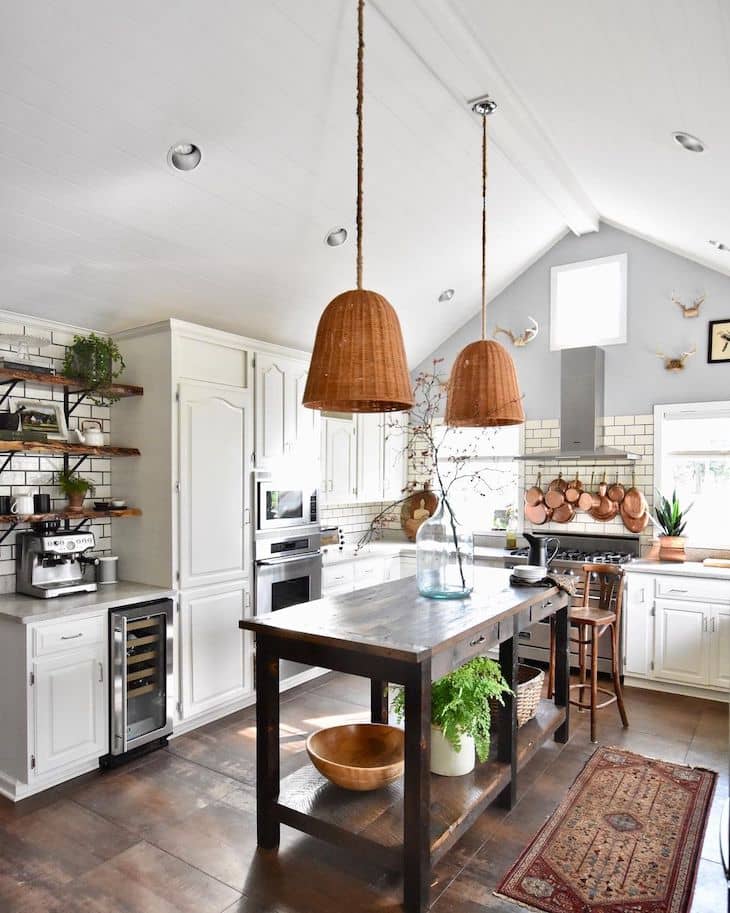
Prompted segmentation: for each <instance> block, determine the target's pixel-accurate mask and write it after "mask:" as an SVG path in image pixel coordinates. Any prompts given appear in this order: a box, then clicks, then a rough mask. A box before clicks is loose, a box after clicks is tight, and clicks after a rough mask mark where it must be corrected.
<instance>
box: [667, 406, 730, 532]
mask: <svg viewBox="0 0 730 913" xmlns="http://www.w3.org/2000/svg"><path fill="white" fill-rule="evenodd" d="M654 487H655V488H656V489H657V490H658V491H659V492H661V494H663V495H664V496H665V497H667V498H671V496H672V492H673V491H675V490H676V492H677V498H678V500H679V503H680V505H681V506H682V508H684V509H686V508H687V507H689V505H690V504H691V505H692V509H691V510H690V512H689V514H688V516H687V528H686V529H685V532H684V534H685V535H686V536H687V538H688V544H689V545H690V546H691V547H692V548H715V549H730V532H729V531H728V523H727V508H728V505H730V401H727V402H716V403H684V404H677V405H666V406H655V407H654Z"/></svg>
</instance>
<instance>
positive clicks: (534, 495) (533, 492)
mask: <svg viewBox="0 0 730 913" xmlns="http://www.w3.org/2000/svg"><path fill="white" fill-rule="evenodd" d="M541 480H542V473H540V472H538V474H537V481H536V482H535V484H534V485H533V486H532V488H528V489H527V491H526V492H525V504H527V505H528V506H533V505H535V504H542V502H543V501H544V500H545V495H544V494H543V491H542V488H541V487H540V482H541Z"/></svg>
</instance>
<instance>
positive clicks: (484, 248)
mask: <svg viewBox="0 0 730 913" xmlns="http://www.w3.org/2000/svg"><path fill="white" fill-rule="evenodd" d="M486 338H487V116H486V114H482V339H486Z"/></svg>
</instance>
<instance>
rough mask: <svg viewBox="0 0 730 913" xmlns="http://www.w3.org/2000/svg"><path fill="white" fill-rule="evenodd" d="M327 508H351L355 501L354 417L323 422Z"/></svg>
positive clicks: (324, 479)
mask: <svg viewBox="0 0 730 913" xmlns="http://www.w3.org/2000/svg"><path fill="white" fill-rule="evenodd" d="M322 453H323V454H324V461H323V469H324V473H323V478H322V501H323V503H324V504H351V503H352V502H353V501H354V500H355V488H356V478H355V468H356V453H355V422H354V421H353V419H352V416H342V417H337V416H332V415H327V416H323V418H322Z"/></svg>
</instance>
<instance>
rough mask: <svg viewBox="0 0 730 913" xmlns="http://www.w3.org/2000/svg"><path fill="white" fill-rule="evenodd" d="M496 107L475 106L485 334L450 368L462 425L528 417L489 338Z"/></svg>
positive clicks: (507, 362) (450, 417) (450, 421)
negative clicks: (491, 121)
mask: <svg viewBox="0 0 730 913" xmlns="http://www.w3.org/2000/svg"><path fill="white" fill-rule="evenodd" d="M496 107H497V106H496V104H495V103H494V102H493V101H492V100H491V99H489V98H487V99H483V100H482V101H480V102H477V104H475V105H474V111H475V113H477V114H480V115H481V117H482V338H481V339H480V340H478V341H477V342H470V343H469V345H468V346H466V347H465V348H464V349H462V350H461V352H459V354H458V355H457V357H456V361H455V362H454V366H453V368H452V369H451V377H450V378H449V387H448V391H447V399H446V424H447V425H451V426H456V427H460V428H491V427H495V426H498V425H519V424H521V423H522V422H524V420H525V412H524V409H523V408H522V396H521V394H520V388H519V384H518V382H517V372H516V371H515V366H514V362H513V361H512V359H511V358H510V355H509V352H508V351H507V350H506V349H505V348H504V347H503V346H501V345H500V344H499V343H498V342H497V341H496V340H494V339H487V115H488V114H491V113H492V111H494V109H495V108H496Z"/></svg>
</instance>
